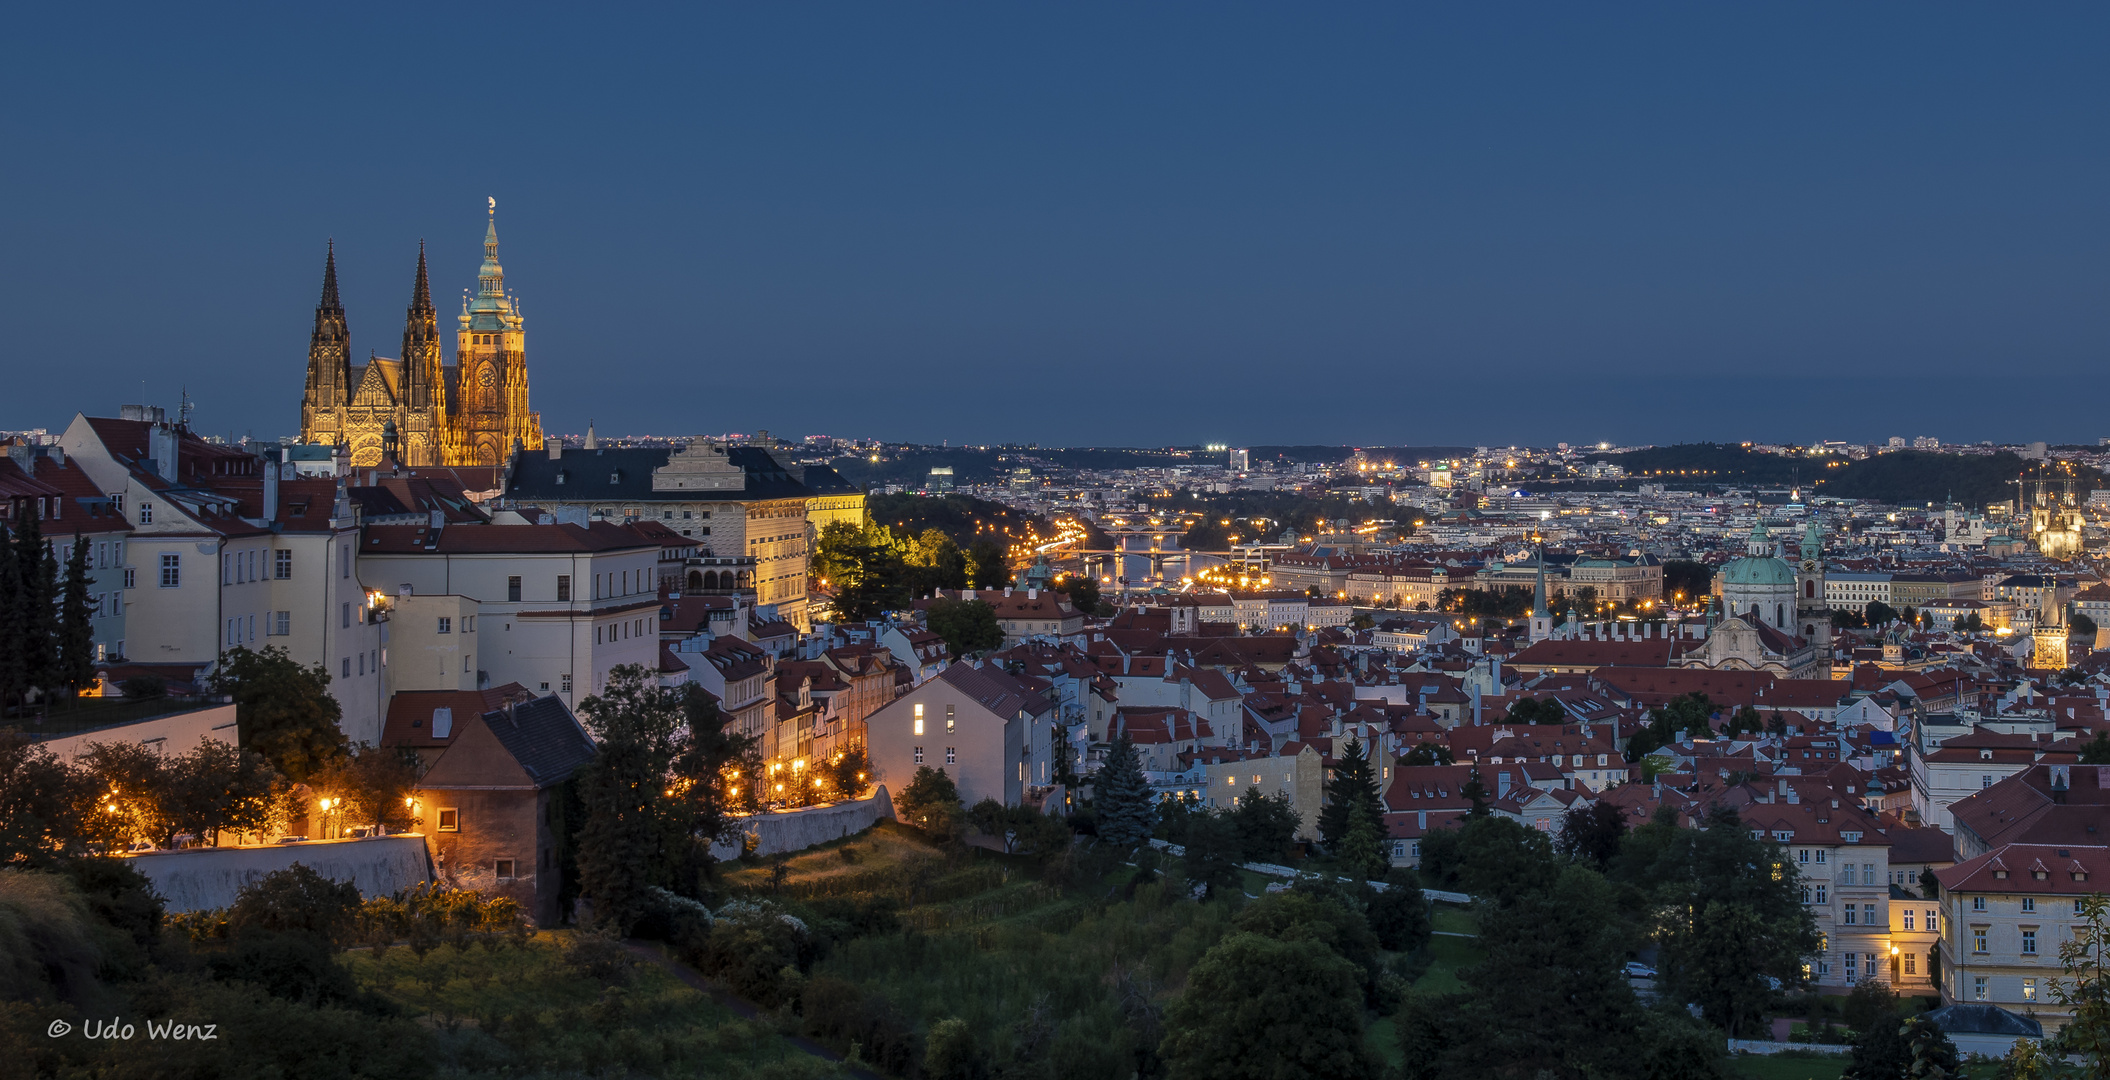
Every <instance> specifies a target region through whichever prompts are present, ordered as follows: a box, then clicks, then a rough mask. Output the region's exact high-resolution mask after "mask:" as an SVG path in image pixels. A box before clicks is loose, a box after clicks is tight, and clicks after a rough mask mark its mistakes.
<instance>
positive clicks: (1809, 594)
mask: <svg viewBox="0 0 2110 1080" xmlns="http://www.w3.org/2000/svg"><path fill="white" fill-rule="evenodd" d="M1802 595H1803V597H1804V599H1815V598H1816V596H1817V583H1816V582H1815V581H1805V582H1803V583H1802Z"/></svg>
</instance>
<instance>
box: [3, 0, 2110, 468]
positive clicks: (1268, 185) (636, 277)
mask: <svg viewBox="0 0 2110 1080" xmlns="http://www.w3.org/2000/svg"><path fill="white" fill-rule="evenodd" d="M2106 31H2110V8H2105V7H2104V6H2102V5H2100V4H2087V5H2078V4H2076V5H2058V4H2031V5H2019V6H2018V5H1984V4H1979V5H1947V4H1922V3H1914V4H1877V3H1867V4H1836V3H1827V4H1806V5H1804V4H1786V3H1782V4H1763V5H1759V4H1746V5H1724V4H1690V3H1677V4H1664V5H1656V6H1652V5H1639V4H1630V5H1616V4H1574V3H1562V4H1522V3H1516V4H1451V5H1415V4H1396V3H1395V4H1373V5H1357V4H1324V5H1316V4H1276V5H1234V4H1224V3H1211V4H1170V3H1154V4H1136V3H1120V4H1090V3H1063V4H1021V3H1000V4H964V3H962V4H948V5H911V4H902V3H868V2H867V3H854V4H840V5H833V4H743V5H669V6H666V7H661V8H643V7H620V6H615V5H561V6H536V5H525V4H505V5H499V4H481V5H454V4H417V5H403V6H397V7H391V6H385V5H381V4H351V5H346V4H336V5H290V4H278V5H267V6H259V7H255V8H251V9H247V10H242V9H237V8H232V7H225V6H210V7H209V8H208V6H203V5H197V6H194V5H169V4H160V5H152V6H138V7H124V6H117V5H36V6H25V7H23V8H20V9H16V10H15V11H13V12H12V13H11V15H10V17H9V28H8V31H7V33H6V34H5V35H0V102H4V103H5V104H4V107H0V147H4V153H0V161H4V167H0V206H4V208H5V209H4V211H0V349H4V350H5V352H4V356H5V359H6V365H5V370H6V372H7V374H8V378H7V384H6V393H5V394H4V395H0V427H8V428H20V427H30V426H52V427H56V426H58V425H61V424H63V423H64V422H65V421H66V419H67V418H68V417H70V416H71V415H72V413H73V412H74V411H75V410H81V409H85V410H89V411H92V412H109V411H113V410H114V409H115V408H116V407H117V405H118V404H120V403H121V402H125V401H131V400H134V399H137V398H138V397H139V396H140V394H141V392H142V391H141V390H140V384H141V382H142V381H144V382H145V385H146V388H145V391H144V393H145V394H146V396H147V397H148V398H149V399H150V400H152V401H156V402H161V403H165V404H173V403H174V401H175V398H176V395H177V392H178V390H179V388H181V387H185V386H187V387H188V388H189V390H190V393H191V395H192V396H193V397H194V398H195V399H197V401H198V402H199V403H200V407H199V412H198V419H197V424H198V426H199V428H200V429H201V430H204V431H207V432H218V433H234V434H241V433H244V432H248V433H253V434H255V435H258V436H269V437H275V436H278V435H281V434H287V433H291V432H293V431H295V430H297V427H298V405H299V395H300V389H301V378H302V372H303V365H304V362H305V350H306V346H307V336H308V330H309V325H310V322H311V320H312V312H313V307H314V303H315V298H316V294H317V290H318V287H319V284H320V276H321V269H322V257H323V246H324V241H325V240H326V239H328V238H330V237H335V238H336V242H337V251H338V256H339V268H340V272H341V274H342V278H343V284H344V295H345V300H346V304H347V307H348V308H349V313H350V322H351V329H352V341H353V345H354V348H355V349H356V351H357V352H358V354H359V355H360V356H361V357H364V356H365V355H366V354H367V353H368V352H369V351H377V352H379V353H380V354H381V355H383V356H393V355H395V354H396V352H397V350H398V345H399V341H400V338H401V334H402V325H403V312H404V307H405V305H406V304H407V302H408V300H409V295H410V287H411V277H412V272H413V269H414V266H415V260H416V254H417V243H418V240H419V238H420V237H423V238H425V239H426V240H427V241H428V244H429V250H430V255H431V259H432V267H433V275H434V283H433V284H434V293H435V294H436V296H437V297H438V298H439V302H440V307H441V315H442V326H443V327H445V326H449V325H451V322H450V320H448V318H447V316H449V315H451V314H452V312H453V310H454V308H455V306H456V301H455V298H456V297H458V296H459V294H460V292H461V290H462V289H463V288H465V287H468V286H471V285H473V284H474V275H475V267H476V263H477V260H478V259H479V257H480V251H479V249H478V242H479V240H480V238H481V234H482V231H483V220H484V199H485V197H486V196H496V197H497V199H498V210H499V232H500V237H501V240H502V241H503V246H502V248H501V252H500V254H501V258H502V260H503V261H504V263H505V265H506V268H507V271H508V282H509V284H510V285H511V286H512V287H513V289H514V290H515V291H516V292H518V293H519V294H520V296H521V297H522V300H523V303H524V311H525V314H526V317H527V327H528V331H529V336H528V342H529V365H530V366H529V370H530V373H531V376H532V379H533V387H534V401H535V404H536V406H537V407H538V408H539V409H540V410H541V411H542V413H543V418H544V423H545V425H546V426H547V427H548V428H549V429H550V430H551V431H553V432H578V431H583V430H584V429H585V426H586V422H587V419H588V418H589V417H592V418H594V419H595V420H596V422H597V424H598V427H599V430H600V431H601V432H602V433H604V434H621V433H645V432H649V433H690V432H712V433H715V432H725V431H752V430H754V429H757V428H768V429H770V430H771V431H772V432H774V433H777V434H782V435H790V436H794V437H796V436H799V435H805V434H813V433H829V434H839V435H879V436H884V437H887V438H893V439H918V440H930V441H933V442H935V441H937V440H939V439H944V438H950V439H952V440H954V441H955V442H959V441H995V440H1005V441H1009V440H1016V441H1040V442H1044V443H1056V444H1071V445H1083V444H1091V443H1099V444H1122V445H1163V444H1167V443H1179V442H1202V441H1223V442H1231V443H1283V442H1329V443H1372V444H1374V443H1388V444H1401V443H1451V442H1465V443H1499V444H1508V443H1513V442H1534V443H1551V442H1553V441H1556V440H1568V441H1583V440H1590V441H1594V440H1598V439H1612V440H1620V441H1654V442H1670V441H1680V440H1690V439H1710V438H1721V439H1735V438H1761V439H1815V438H1848V439H1878V438H1882V437H1884V436H1887V435H1893V434H1896V435H1906V436H1912V435H1917V434H1932V435H1938V436H1941V437H1942V438H1944V439H1946V440H1976V439H1981V438H1993V439H2049V440H2052V441H2075V440H2087V441H2091V442H2092V441H2094V440H2095V439H2096V438H2097V437H2098V436H2101V435H2110V422H2106V421H2103V420H2101V419H2100V418H2098V417H2095V416H2094V415H2093V414H2092V413H2091V412H2090V411H2087V410H2079V409H2077V408H2076V407H2075V406H2076V404H2077V402H2076V397H2077V395H2078V394H2088V393H2089V391H2090V390H2092V389H2093V388H2094V385H2095V383H2096V381H2097V380H2098V379H2099V377H2100V373H2101V371H2102V369H2103V360H2104V357H2105V352H2106V346H2110V313H2106V311H2105V303H2104V301H2105V297H2106V295H2110V262H2106V258H2105V256H2106V254H2110V217H2106V213H2105V206H2106V201H2110V153H2106V150H2110V147H2106V132H2110V115H2106V113H2110V95H2106V90H2110V65H2106V64H2105V63H2104V62H2103V59H2102V48H2103V44H2104V42H2105V40H2106V39H2110V34H2106ZM2083 400H2086V399H2085V398H2084V399H2083Z"/></svg>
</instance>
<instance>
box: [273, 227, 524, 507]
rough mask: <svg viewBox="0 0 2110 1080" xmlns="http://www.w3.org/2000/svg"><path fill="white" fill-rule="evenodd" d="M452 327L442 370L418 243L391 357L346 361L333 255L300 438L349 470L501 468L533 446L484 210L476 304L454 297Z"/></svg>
mask: <svg viewBox="0 0 2110 1080" xmlns="http://www.w3.org/2000/svg"><path fill="white" fill-rule="evenodd" d="M457 322H458V324H459V325H458V326H457V327H456V329H455V335H454V338H455V358H456V362H455V363H453V364H448V363H446V362H445V358H444V356H443V354H442V351H441V348H440V332H439V316H438V312H437V311H435V310H434V308H433V305H432V287H431V284H430V283H429V281H428V280H427V278H426V273H425V249H424V245H423V244H420V245H419V246H418V273H417V281H416V284H415V285H414V286H413V288H412V291H411V298H410V311H409V313H408V316H407V317H406V318H405V319H404V323H403V348H402V352H401V355H400V359H393V360H391V359H387V358H384V357H379V356H374V357H370V358H369V360H368V361H367V362H366V363H365V364H355V363H353V362H352V356H351V334H350V331H349V329H348V328H347V324H346V321H345V315H344V305H343V303H342V302H341V301H340V300H339V299H338V295H337V254H336V250H335V248H334V246H333V247H332V248H331V250H330V252H329V254H328V256H327V257H326V258H325V260H324V263H323V271H322V302H321V303H319V304H317V305H316V307H315V331H314V334H313V335H312V336H311V337H310V338H309V341H308V382H307V388H306V391H305V392H304V393H303V394H302V396H301V404H300V439H301V441H302V442H304V443H323V444H328V445H343V446H345V447H347V448H349V449H350V451H351V460H352V464H353V465H355V466H368V465H378V464H380V462H381V460H382V458H383V457H384V456H391V457H394V458H395V459H396V460H397V461H399V462H401V463H402V464H404V465H410V466H429V465H501V464H504V463H505V461H506V460H507V458H508V457H510V456H511V454H512V452H513V448H514V447H515V446H539V445H541V443H542V418H541V416H540V414H538V413H536V412H534V411H533V410H531V409H529V407H528V377H527V335H526V331H525V330H524V329H523V327H522V322H521V317H520V308H519V304H518V302H517V300H516V299H515V298H514V297H512V296H510V295H508V294H507V293H506V291H505V271H504V269H503V268H501V267H500V266H499V265H498V221H497V217H496V213H495V207H494V211H493V216H492V218H491V220H490V222H489V223H488V225H487V226H486V228H485V230H484V261H483V266H482V267H481V268H480V269H479V270H478V271H477V288H476V296H475V297H474V298H473V299H470V298H467V297H465V298H464V299H463V302H462V312H461V314H460V315H459V316H458V317H457Z"/></svg>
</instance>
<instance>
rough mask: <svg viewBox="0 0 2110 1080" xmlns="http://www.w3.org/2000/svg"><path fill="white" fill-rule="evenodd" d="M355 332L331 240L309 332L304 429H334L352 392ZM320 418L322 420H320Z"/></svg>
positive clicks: (303, 397)
mask: <svg viewBox="0 0 2110 1080" xmlns="http://www.w3.org/2000/svg"><path fill="white" fill-rule="evenodd" d="M351 365H352V334H351V330H350V329H349V328H348V327H347V325H346V323H345V319H344V302H343V301H342V300H340V299H339V298H338V296H337V243H336V241H334V240H333V241H331V242H330V245H329V248H328V251H327V253H326V254H324V256H323V260H322V299H321V301H319V302H318V303H316V305H315V329H314V331H313V332H312V333H310V334H309V335H308V379H307V385H306V387H305V388H304V389H303V391H302V393H301V399H300V420H301V430H303V431H317V432H323V433H331V432H333V431H334V429H333V427H332V423H333V421H334V420H335V418H336V416H337V411H338V410H339V409H340V408H342V407H343V405H344V404H345V401H346V400H347V399H348V397H349V396H350V394H351V385H352V367H351ZM318 422H319V423H318Z"/></svg>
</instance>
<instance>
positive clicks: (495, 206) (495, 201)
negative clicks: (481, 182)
mask: <svg viewBox="0 0 2110 1080" xmlns="http://www.w3.org/2000/svg"><path fill="white" fill-rule="evenodd" d="M484 198H486V199H488V200H490V202H491V216H492V217H497V216H498V196H496V195H486V196H484Z"/></svg>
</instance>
